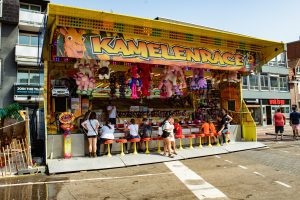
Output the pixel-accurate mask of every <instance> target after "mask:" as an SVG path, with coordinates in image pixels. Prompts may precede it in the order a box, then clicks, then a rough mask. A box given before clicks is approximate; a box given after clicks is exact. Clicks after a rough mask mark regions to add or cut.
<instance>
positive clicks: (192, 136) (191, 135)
mask: <svg viewBox="0 0 300 200" xmlns="http://www.w3.org/2000/svg"><path fill="white" fill-rule="evenodd" d="M184 138H190V149H193V148H194V147H193V138H195V135H194V134H190V135H185V136H184Z"/></svg>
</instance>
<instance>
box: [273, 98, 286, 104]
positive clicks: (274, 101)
mask: <svg viewBox="0 0 300 200" xmlns="http://www.w3.org/2000/svg"><path fill="white" fill-rule="evenodd" d="M269 104H270V105H284V104H285V101H284V100H280V99H269Z"/></svg>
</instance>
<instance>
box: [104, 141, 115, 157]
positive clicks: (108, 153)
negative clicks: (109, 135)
mask: <svg viewBox="0 0 300 200" xmlns="http://www.w3.org/2000/svg"><path fill="white" fill-rule="evenodd" d="M112 143H114V141H113V140H106V141H104V142H103V144H107V157H111V154H110V144H112Z"/></svg>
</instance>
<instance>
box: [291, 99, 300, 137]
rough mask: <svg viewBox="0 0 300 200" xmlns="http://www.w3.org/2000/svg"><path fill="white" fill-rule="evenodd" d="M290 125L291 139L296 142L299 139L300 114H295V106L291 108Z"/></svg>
mask: <svg viewBox="0 0 300 200" xmlns="http://www.w3.org/2000/svg"><path fill="white" fill-rule="evenodd" d="M290 125H291V127H292V129H293V138H294V140H295V139H296V140H297V137H299V129H300V113H299V112H297V106H296V105H293V106H292V112H291V113H290Z"/></svg>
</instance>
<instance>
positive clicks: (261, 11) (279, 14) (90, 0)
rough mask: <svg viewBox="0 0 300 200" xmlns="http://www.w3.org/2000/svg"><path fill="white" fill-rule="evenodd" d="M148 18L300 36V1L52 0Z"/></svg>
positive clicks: (271, 36)
mask: <svg viewBox="0 0 300 200" xmlns="http://www.w3.org/2000/svg"><path fill="white" fill-rule="evenodd" d="M51 3H57V4H64V5H69V6H76V7H82V8H89V9H95V10H103V11H107V12H114V13H118V14H125V15H131V16H137V17H144V18H151V19H153V18H155V17H165V18H170V19H174V20H179V21H184V22H189V23H194V24H198V25H203V26H208V27H211V28H217V29H221V30H225V31H230V32H235V33H240V34H244V35H249V36H253V37H258V38H263V39H268V40H274V41H278V42H279V41H283V42H292V41H295V40H298V39H299V36H300V14H299V8H300V0H185V1H184V0H181V1H180V0H51Z"/></svg>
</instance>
